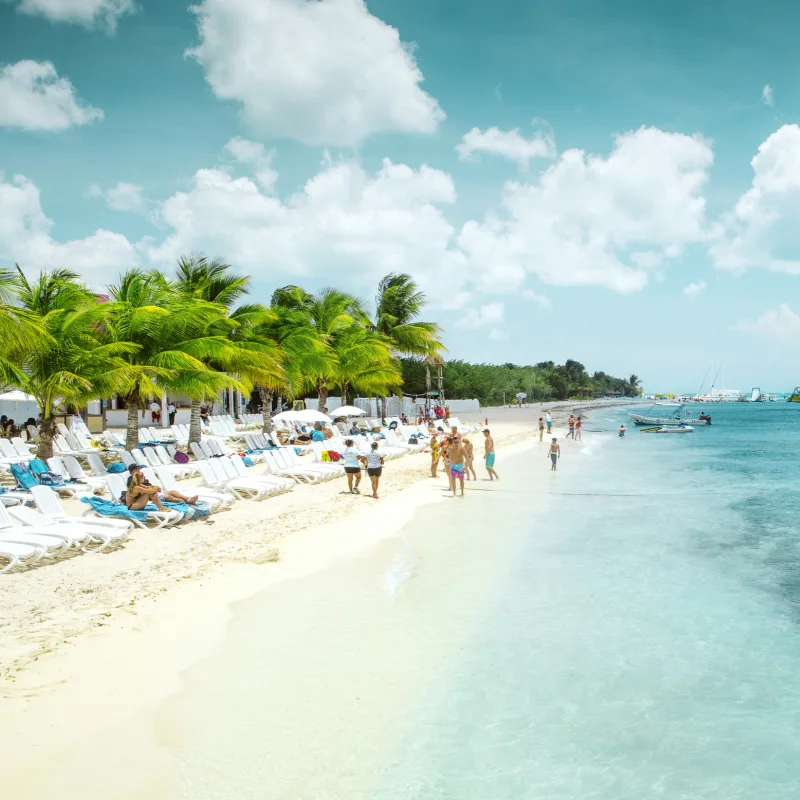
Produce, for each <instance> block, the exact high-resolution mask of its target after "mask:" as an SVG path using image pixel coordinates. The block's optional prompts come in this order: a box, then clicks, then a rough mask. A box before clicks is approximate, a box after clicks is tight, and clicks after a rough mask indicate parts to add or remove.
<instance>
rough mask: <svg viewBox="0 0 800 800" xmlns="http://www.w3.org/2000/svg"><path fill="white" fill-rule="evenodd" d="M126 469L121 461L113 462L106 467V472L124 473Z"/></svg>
mask: <svg viewBox="0 0 800 800" xmlns="http://www.w3.org/2000/svg"><path fill="white" fill-rule="evenodd" d="M127 469H128V468H127V467H126V466H125V464H123V463H122V461H114V462H113V463H112V464H109V465H108V466H107V467H106V470H107V471H108V472H126V471H127Z"/></svg>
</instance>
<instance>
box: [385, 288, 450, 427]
mask: <svg viewBox="0 0 800 800" xmlns="http://www.w3.org/2000/svg"><path fill="white" fill-rule="evenodd" d="M424 305H425V294H424V292H422V291H420V290H419V288H418V286H417V284H416V283H415V282H414V281H413V280H412V278H411V276H410V275H406V274H404V273H402V274H395V273H389V274H388V275H386V276H385V277H384V278H383V279H382V280H381V282H380V283H379V284H378V293H377V295H376V297H375V323H374V328H375V330H376V331H377V332H378V333H380V334H382V335H383V336H385V337H386V338H387V339H388V340H389V342H390V346H391V348H392V350H393V351H394V352H395V353H396V354H397V355H400V356H403V355H405V356H420V357H422V358H426V357H427V356H430V355H433V354H434V353H441V351H442V350H444V349H445V347H444V345H443V344H442V343H441V341H439V338H438V337H439V334H440V332H441V331H440V328H439V326H438V325H437V324H436V323H435V322H422V321H421V320H419V319H417V318H418V316H419V314H420V312H421V311H422V309H423V307H424ZM381 401H382V412H381V415H382V416H384V417H385V416H386V398H385V397H384V398H381Z"/></svg>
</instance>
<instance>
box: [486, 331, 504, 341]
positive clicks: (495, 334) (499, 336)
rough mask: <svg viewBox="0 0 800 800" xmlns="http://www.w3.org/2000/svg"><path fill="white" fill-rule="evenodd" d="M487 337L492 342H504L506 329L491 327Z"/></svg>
mask: <svg viewBox="0 0 800 800" xmlns="http://www.w3.org/2000/svg"><path fill="white" fill-rule="evenodd" d="M489 338H490V339H491V340H492V341H493V342H505V341H506V340H507V339H508V331H507V330H506V329H505V328H492V330H491V331H490V332H489Z"/></svg>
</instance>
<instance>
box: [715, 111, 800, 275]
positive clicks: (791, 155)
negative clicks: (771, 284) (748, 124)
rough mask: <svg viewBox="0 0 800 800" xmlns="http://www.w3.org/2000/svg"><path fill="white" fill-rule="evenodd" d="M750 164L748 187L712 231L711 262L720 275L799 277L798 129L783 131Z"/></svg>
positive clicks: (771, 137)
mask: <svg viewBox="0 0 800 800" xmlns="http://www.w3.org/2000/svg"><path fill="white" fill-rule="evenodd" d="M750 163H751V165H752V167H753V173H754V175H753V182H752V184H751V186H750V188H749V189H748V190H747V191H746V192H745V193H744V194H743V195H742V196H741V197H740V198H739V200H738V201H737V203H736V205H735V206H734V208H733V209H732V210H731V211H729V212H728V213H727V214H725V215H724V216H723V217H722V219H721V221H720V222H719V223H718V224H717V225H716V226H715V227H714V231H713V234H712V245H711V247H710V252H711V257H712V259H713V261H714V263H715V265H716V266H717V267H719V268H720V269H730V270H739V271H740V270H744V269H747V268H748V267H762V268H764V269H769V270H772V271H774V272H786V273H789V274H794V275H797V274H800V228H798V226H797V224H796V217H797V208H798V203H800V126H798V125H783V126H782V127H781V128H779V129H778V130H777V131H775V132H774V133H773V134H771V135H770V136H769V137H768V138H767V139H766V140H765V141H764V142H762V144H761V145H760V146H759V148H758V153H756V155H755V156H754V158H753V160H752V161H751V162H750Z"/></svg>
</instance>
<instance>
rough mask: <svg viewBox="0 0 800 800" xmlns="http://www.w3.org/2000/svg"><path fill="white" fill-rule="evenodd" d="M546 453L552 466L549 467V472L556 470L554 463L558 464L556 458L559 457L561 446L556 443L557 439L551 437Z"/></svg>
mask: <svg viewBox="0 0 800 800" xmlns="http://www.w3.org/2000/svg"><path fill="white" fill-rule="evenodd" d="M547 455H549V456H550V461H551V463H552V466H551V467H550V472H555V471H556V465H557V464H558V459H559V458H561V446H560V445H559V443H558V439H556V438H555V437H553V441H552V443H551V444H550V450H549V451H548V453H547Z"/></svg>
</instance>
